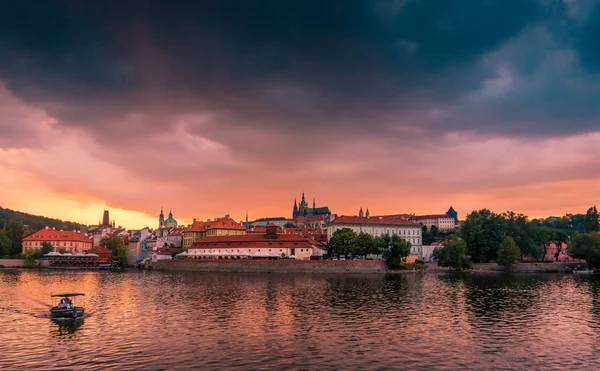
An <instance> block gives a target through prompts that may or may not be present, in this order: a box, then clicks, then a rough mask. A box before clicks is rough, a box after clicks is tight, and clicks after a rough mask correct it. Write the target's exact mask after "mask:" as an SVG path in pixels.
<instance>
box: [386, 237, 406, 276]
mask: <svg viewBox="0 0 600 371" xmlns="http://www.w3.org/2000/svg"><path fill="white" fill-rule="evenodd" d="M386 236H388V238H389V245H388V248H387V249H385V250H383V257H384V258H385V261H386V263H387V265H388V267H390V268H392V269H398V268H400V263H401V262H402V261H403V260H404V259H406V257H407V256H408V255H410V248H411V245H410V242H408V241H407V240H405V239H404V238H400V237H399V236H398V235H396V234H394V235H392V236H391V237H389V235H386ZM383 240H384V241H386V239H385V238H384V239H383Z"/></svg>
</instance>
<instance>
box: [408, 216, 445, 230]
mask: <svg viewBox="0 0 600 371" xmlns="http://www.w3.org/2000/svg"><path fill="white" fill-rule="evenodd" d="M409 219H410V220H413V221H414V222H416V223H419V224H422V225H424V226H426V227H427V230H430V229H431V227H433V226H435V227H436V228H437V229H438V230H439V231H448V230H453V229H454V227H455V225H454V218H453V217H452V216H450V215H448V214H436V215H411V216H410V217H409Z"/></svg>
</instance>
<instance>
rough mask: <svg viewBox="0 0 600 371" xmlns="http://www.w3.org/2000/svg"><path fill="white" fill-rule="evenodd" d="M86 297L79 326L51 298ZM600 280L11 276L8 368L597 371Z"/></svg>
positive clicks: (0, 349) (4, 299)
mask: <svg viewBox="0 0 600 371" xmlns="http://www.w3.org/2000/svg"><path fill="white" fill-rule="evenodd" d="M71 290H73V291H75V290H76V291H84V292H85V293H86V297H85V307H86V310H87V315H86V318H85V320H84V321H82V322H81V323H80V324H78V325H77V326H65V325H59V324H56V323H54V322H51V321H50V320H49V318H48V315H47V314H48V307H49V304H50V302H49V296H50V293H51V292H58V291H71ZM599 293H600V278H598V277H596V276H590V277H569V276H562V275H550V274H548V275H514V276H511V275H477V274H470V275H463V276H458V275H443V274H440V275H395V276H388V277H386V276H379V275H367V276H336V275H330V276H327V275H303V274H299V275H293V274H289V275H285V274H283V275H277V274H269V275H259V274H254V275H253V274H227V273H220V274H218V273H161V272H124V273H107V272H55V271H41V272H27V271H0V329H2V331H1V332H0V354H2V355H3V356H2V357H1V358H0V369H36V370H40V369H89V370H92V369H96V370H100V369H102V370H105V369H165V370H171V369H183V368H185V369H188V368H202V369H223V368H235V369H267V368H276V369H315V368H318V369H322V370H334V369H335V370H337V369H340V368H351V369H356V370H383V369H385V370H387V369H394V368H431V369H462V368H477V369H492V368H493V369H502V368H534V369H542V368H543V369H565V368H568V369H594V368H598V367H600V357H599V356H598V354H599V353H598V350H599V348H600V331H598V330H599V328H600V321H599V320H600V300H599V298H598V295H599Z"/></svg>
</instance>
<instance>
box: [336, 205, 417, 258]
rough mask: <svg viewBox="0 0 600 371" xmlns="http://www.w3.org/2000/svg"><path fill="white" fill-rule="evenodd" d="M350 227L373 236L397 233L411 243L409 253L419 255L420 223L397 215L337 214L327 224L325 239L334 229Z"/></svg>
mask: <svg viewBox="0 0 600 371" xmlns="http://www.w3.org/2000/svg"><path fill="white" fill-rule="evenodd" d="M342 228H350V229H352V230H353V231H354V232H356V233H361V232H363V233H367V234H370V235H371V236H373V237H376V236H382V235H386V234H388V235H390V236H391V235H394V234H395V235H398V236H400V237H402V238H404V239H405V240H407V241H408V242H409V243H410V244H411V246H412V247H411V255H414V256H421V246H422V236H421V232H422V231H421V225H420V224H417V223H415V222H413V221H410V220H407V219H405V218H403V217H401V216H399V215H382V216H369V217H366V216H362V217H361V216H344V215H342V216H338V217H337V218H335V219H334V220H333V221H331V222H330V223H329V224H328V225H327V241H329V239H331V236H333V233H335V231H337V230H339V229H342Z"/></svg>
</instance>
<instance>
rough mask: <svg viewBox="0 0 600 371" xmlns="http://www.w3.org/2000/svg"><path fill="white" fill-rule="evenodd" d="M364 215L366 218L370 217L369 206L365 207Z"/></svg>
mask: <svg viewBox="0 0 600 371" xmlns="http://www.w3.org/2000/svg"><path fill="white" fill-rule="evenodd" d="M365 216H366V217H367V218H370V217H371V213H370V212H369V208H368V207H367V212H366V214H365Z"/></svg>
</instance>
